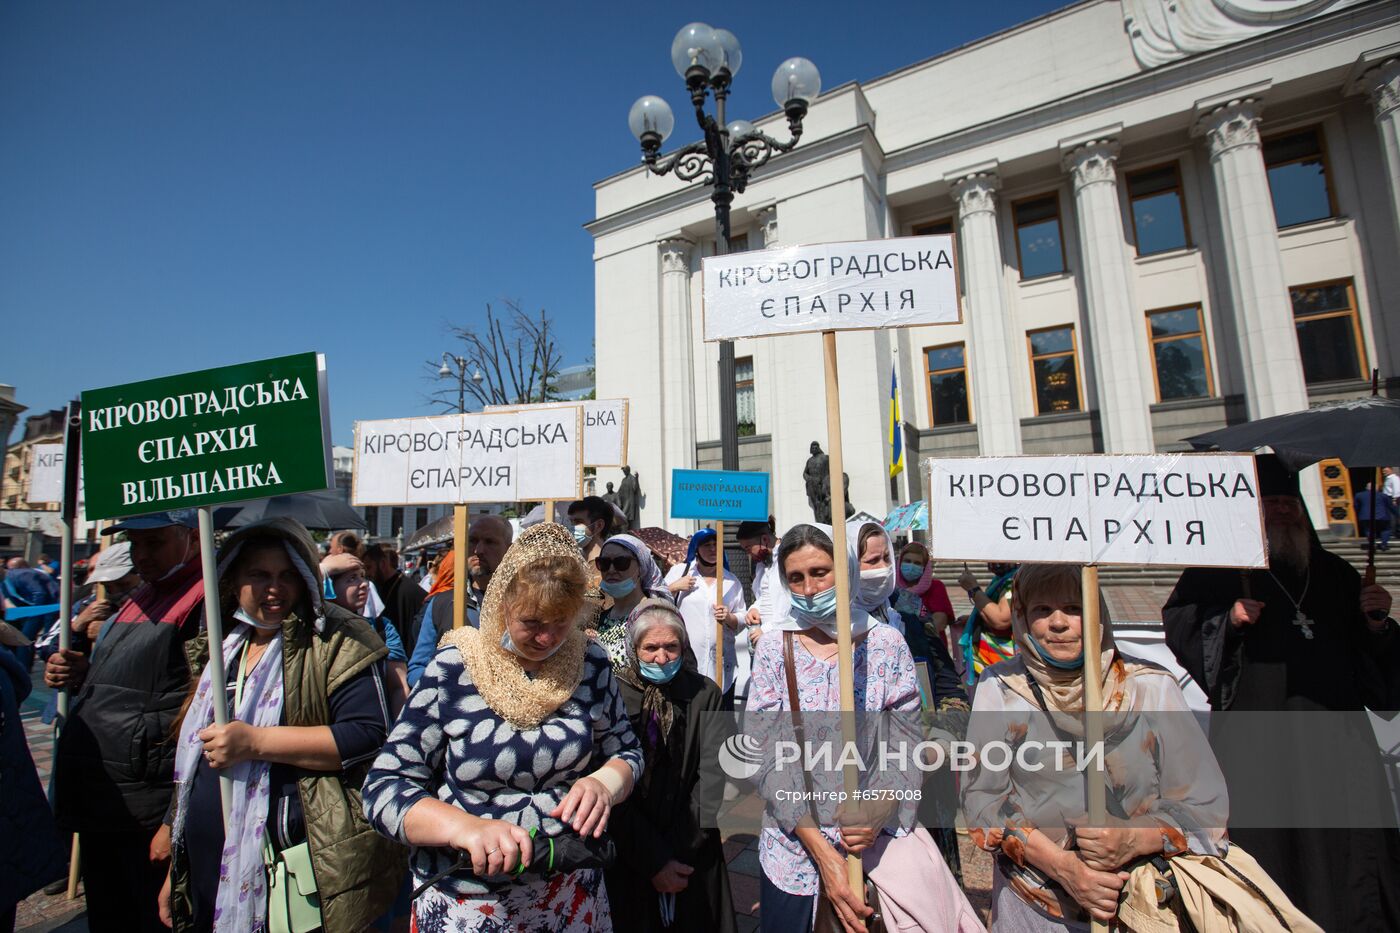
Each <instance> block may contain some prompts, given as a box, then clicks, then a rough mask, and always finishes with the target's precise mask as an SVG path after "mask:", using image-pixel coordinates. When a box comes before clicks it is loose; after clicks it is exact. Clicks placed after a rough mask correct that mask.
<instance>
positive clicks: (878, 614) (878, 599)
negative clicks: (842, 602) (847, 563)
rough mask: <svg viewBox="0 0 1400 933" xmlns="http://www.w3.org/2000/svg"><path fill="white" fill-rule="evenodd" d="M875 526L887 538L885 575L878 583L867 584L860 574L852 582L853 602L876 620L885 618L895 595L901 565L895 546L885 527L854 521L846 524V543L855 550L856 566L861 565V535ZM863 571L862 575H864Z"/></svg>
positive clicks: (876, 523) (875, 523) (878, 524)
mask: <svg viewBox="0 0 1400 933" xmlns="http://www.w3.org/2000/svg"><path fill="white" fill-rule="evenodd" d="M870 525H874V526H875V528H876V529H878V530H879V533H880V534H881V535H883V536H884V538H885V569H884V571H883V575H882V576H881V578H880V579H879V580H877V581H873V582H866V581H864V579H863V578H862V577H861V576H860V574H859V573H858V574H857V575H856V577H855V578H854V579H853V580H852V581H851V602H853V603H855V604H856V605H857V606H859V607H860V608H862V609H864V610H865V611H866V612H868V613H870V614H871V615H873V616H874V617H875V618H876V619H884V618H885V610H886V609H887V608H889V604H890V596H891V595H892V594H893V593H894V585H895V579H894V575H895V573H896V572H897V571H898V568H899V565H898V564H897V563H896V561H895V556H894V545H893V544H891V543H890V534H889V532H887V531H885V526H883V525H881V524H880V523H879V522H872V521H868V520H867V521H854V522H847V523H846V542H847V544H849V545H850V546H851V547H852V548H855V554H856V565H857V567H858V568H859V565H860V533H861V532H862V531H864V530H865V529H866V527H868V526H870ZM864 572H865V571H864V570H861V571H860V573H864Z"/></svg>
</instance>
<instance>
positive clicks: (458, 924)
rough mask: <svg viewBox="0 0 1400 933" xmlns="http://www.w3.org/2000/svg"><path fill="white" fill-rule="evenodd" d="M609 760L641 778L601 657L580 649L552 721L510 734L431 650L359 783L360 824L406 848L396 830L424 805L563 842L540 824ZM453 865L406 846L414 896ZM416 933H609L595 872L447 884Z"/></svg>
mask: <svg viewBox="0 0 1400 933" xmlns="http://www.w3.org/2000/svg"><path fill="white" fill-rule="evenodd" d="M610 758H618V759H620V760H621V761H623V762H625V763H626V764H627V765H628V766H629V767H630V768H631V769H632V776H633V778H634V780H638V779H640V778H641V772H642V753H641V748H640V746H639V745H638V743H637V739H636V737H635V736H634V735H633V734H632V728H631V725H630V724H629V722H628V719H627V711H626V709H625V708H624V706H623V703H622V699H621V697H620V696H619V694H618V690H617V684H616V682H615V681H614V680H613V675H612V667H611V665H610V664H609V663H608V658H607V655H606V653H605V652H604V651H603V649H602V648H600V647H598V646H597V645H593V644H590V645H589V646H588V649H587V652H586V654H585V655H584V661H583V677H582V679H581V680H580V681H579V685H578V687H577V688H576V689H575V690H574V692H573V694H572V695H571V696H570V697H569V699H568V700H566V701H565V702H564V704H563V705H562V706H560V707H559V709H557V710H555V711H554V713H552V714H551V715H550V717H549V718H548V719H546V720H545V721H544V722H542V723H541V724H540V725H539V726H538V727H536V728H534V729H525V730H521V729H517V728H515V727H514V726H512V725H511V724H510V723H508V722H506V721H505V720H504V719H502V718H501V717H500V716H499V715H498V714H497V713H496V712H495V711H494V710H492V709H491V708H490V707H489V706H487V705H486V702H485V701H484V700H483V699H482V698H481V695H480V694H479V693H478V692H477V689H476V686H475V685H474V684H473V683H472V678H471V672H470V671H469V670H468V669H467V667H466V664H465V663H464V662H463V660H462V656H461V653H460V652H459V651H458V650H457V649H456V648H455V647H446V648H443V649H441V650H440V651H439V652H438V653H437V656H436V657H435V658H434V659H433V661H432V663H431V664H429V665H428V668H427V670H425V671H424V672H423V676H422V678H421V679H420V680H419V681H418V684H417V686H416V687H415V688H414V690H413V693H412V694H411V695H410V696H409V698H408V703H407V704H406V705H405V707H404V710H403V712H402V713H401V714H400V715H399V721H398V723H397V724H396V725H395V726H394V729H393V731H392V732H390V733H389V739H388V742H387V743H386V744H385V746H384V750H383V751H382V752H381V753H380V755H379V757H378V759H376V760H375V762H374V767H373V768H372V769H371V770H370V773H369V776H368V778H367V779H366V780H365V788H364V803H365V814H366V815H367V816H368V817H369V820H370V822H371V823H372V824H373V825H374V826H375V828H376V829H378V830H379V831H380V832H381V833H384V834H385V835H387V836H389V837H390V838H393V839H397V840H399V841H400V842H402V843H404V844H408V840H407V839H406V838H405V836H404V818H405V816H406V815H407V814H408V811H409V809H410V808H411V807H412V806H413V805H414V804H416V803H417V802H418V801H420V800H422V799H424V798H427V797H434V798H436V799H437V800H441V801H443V802H444V803H449V804H451V805H453V806H455V807H458V808H460V809H462V810H465V811H466V812H468V813H471V814H473V815H475V816H479V817H481V818H483V819H494V820H504V821H506V822H509V823H514V824H516V825H518V826H521V827H523V828H525V829H527V830H528V829H537V830H538V833H539V835H541V836H560V835H563V834H565V833H567V832H572V830H571V829H569V828H568V827H566V826H565V825H564V824H563V823H561V822H559V821H558V820H556V819H554V818H552V817H550V816H549V812H550V811H551V810H553V809H554V808H555V806H557V805H558V804H559V802H560V801H561V800H563V799H564V795H565V794H567V793H568V791H569V788H570V787H572V786H573V784H574V782H575V781H576V780H577V779H578V778H580V777H583V776H585V775H587V774H590V773H592V772H593V771H596V770H597V769H598V768H599V767H600V766H601V765H602V764H603V763H604V762H605V761H607V760H608V759H610ZM457 857H458V853H457V852H455V851H454V850H452V849H449V848H437V847H424V846H413V847H412V849H411V856H410V866H411V868H412V870H413V877H414V882H415V885H418V884H422V883H423V882H425V881H426V880H427V879H428V878H431V877H432V876H434V875H436V874H438V873H439V872H441V871H444V870H446V869H448V868H450V867H451V866H452V865H453V864H454V863H455V862H456V860H457ZM413 906H414V929H415V930H416V931H419V933H447V931H452V933H466V931H481V933H486V931H495V930H514V931H522V933H584V931H591V930H610V929H612V921H611V915H610V912H609V910H608V900H607V894H606V892H605V890H604V888H603V883H602V872H601V871H596V870H582V871H574V872H568V873H563V874H553V875H548V876H545V877H543V878H540V877H535V879H534V880H522V881H512V880H509V879H506V878H498V879H489V878H488V879H483V878H478V877H476V876H474V875H472V874H471V872H470V870H468V871H459V872H457V873H455V874H452V875H449V876H448V877H446V878H444V879H443V880H441V881H439V882H437V884H436V885H435V886H434V887H433V888H430V889H429V890H428V891H426V892H424V894H423V895H422V896H421V897H419V898H418V900H417V901H415V902H414V905H413Z"/></svg>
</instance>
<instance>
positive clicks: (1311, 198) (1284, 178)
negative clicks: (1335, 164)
mask: <svg viewBox="0 0 1400 933" xmlns="http://www.w3.org/2000/svg"><path fill="white" fill-rule="evenodd" d="M1264 165H1265V166H1266V167H1267V169H1268V172H1269V192H1270V193H1271V194H1272V196H1273V200H1274V221H1275V222H1276V223H1277V224H1278V225H1279V226H1280V227H1292V226H1294V225H1295V224H1305V223H1308V222H1309V221H1313V220H1322V219H1323V218H1326V217H1331V216H1332V215H1333V213H1334V210H1333V206H1332V190H1331V188H1330V186H1329V185H1328V183H1327V160H1326V157H1325V154H1324V153H1323V151H1322V133H1321V131H1320V130H1319V129H1318V128H1317V127H1312V128H1310V129H1306V130H1300V131H1298V132H1296V133H1288V134H1286V135H1283V136H1275V137H1273V138H1272V139H1266V140H1264Z"/></svg>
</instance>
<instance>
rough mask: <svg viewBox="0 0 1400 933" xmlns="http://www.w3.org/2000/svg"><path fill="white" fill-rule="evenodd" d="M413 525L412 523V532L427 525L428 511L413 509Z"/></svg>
mask: <svg viewBox="0 0 1400 933" xmlns="http://www.w3.org/2000/svg"><path fill="white" fill-rule="evenodd" d="M413 523H414V524H413V530H414V531H417V530H418V529H419V528H422V527H423V526H424V525H426V524H428V510H427V509H414V510H413Z"/></svg>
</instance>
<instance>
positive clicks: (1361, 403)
mask: <svg viewBox="0 0 1400 933" xmlns="http://www.w3.org/2000/svg"><path fill="white" fill-rule="evenodd" d="M1186 440H1187V441H1188V442H1189V443H1190V444H1191V446H1193V447H1195V448H1196V449H1197V450H1255V449H1258V448H1260V447H1272V448H1273V451H1274V453H1275V454H1277V455H1278V458H1279V459H1280V460H1281V461H1283V464H1284V466H1286V467H1288V468H1289V469H1290V470H1293V471H1294V472H1297V471H1298V470H1301V469H1302V468H1303V467H1306V466H1311V465H1312V464H1314V463H1317V462H1318V461H1319V460H1327V459H1330V458H1332V457H1335V458H1337V459H1338V460H1341V461H1342V462H1343V463H1345V464H1346V465H1347V466H1351V467H1382V466H1393V465H1394V464H1397V463H1400V400H1397V399H1392V398H1381V397H1380V396H1379V395H1372V396H1367V397H1366V398H1353V399H1346V400H1344V401H1340V402H1328V403H1327V404H1326V405H1319V406H1318V407H1316V408H1309V409H1307V410H1306V411H1294V412H1289V413H1288V414H1286V415H1274V416H1273V417H1272V418H1264V419H1261V420H1259V421H1250V422H1247V423H1245V424H1236V425H1232V426H1230V427H1228V428H1221V429H1219V430H1218V431H1210V432H1207V433H1205V434H1197V435H1196V436H1195V437H1188V438H1187V439H1186Z"/></svg>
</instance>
